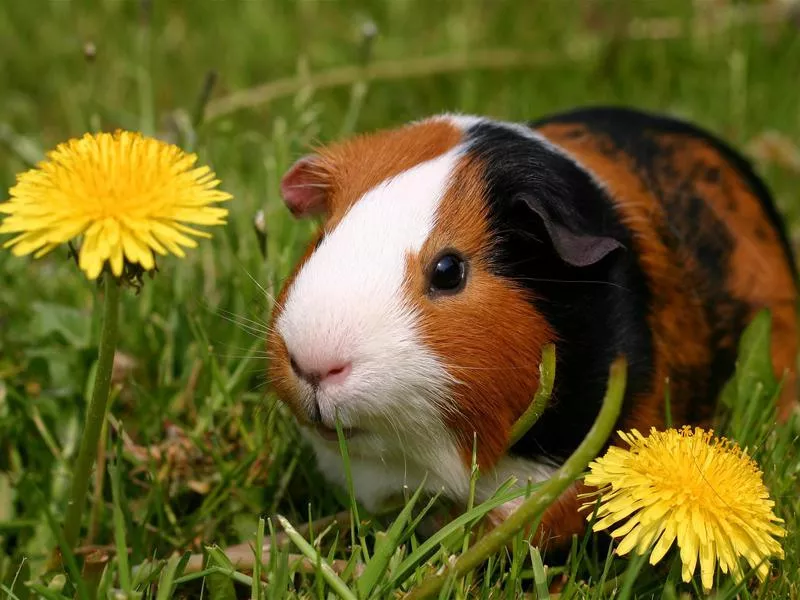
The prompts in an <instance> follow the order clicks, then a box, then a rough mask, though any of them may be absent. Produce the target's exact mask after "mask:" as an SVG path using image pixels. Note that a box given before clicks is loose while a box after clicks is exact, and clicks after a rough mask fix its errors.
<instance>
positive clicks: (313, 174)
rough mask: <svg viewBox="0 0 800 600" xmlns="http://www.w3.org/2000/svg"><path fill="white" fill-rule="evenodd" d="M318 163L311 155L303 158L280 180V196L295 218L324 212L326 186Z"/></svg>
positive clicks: (316, 158) (317, 159) (315, 157)
mask: <svg viewBox="0 0 800 600" xmlns="http://www.w3.org/2000/svg"><path fill="white" fill-rule="evenodd" d="M318 161H319V158H318V157H317V156H315V155H313V154H310V155H308V156H304V157H302V158H300V159H298V160H297V162H295V163H294V164H293V165H292V166H291V168H290V169H289V170H288V171H287V172H286V174H284V176H283V178H282V179H281V196H282V197H283V201H284V202H285V203H286V206H287V208H288V209H289V210H290V211H291V212H292V214H293V215H294V216H295V217H308V216H311V215H315V214H319V213H321V212H323V211H324V210H325V201H326V199H327V191H326V187H327V186H326V183H325V178H324V175H323V174H322V173H321V172H320V168H319V163H318Z"/></svg>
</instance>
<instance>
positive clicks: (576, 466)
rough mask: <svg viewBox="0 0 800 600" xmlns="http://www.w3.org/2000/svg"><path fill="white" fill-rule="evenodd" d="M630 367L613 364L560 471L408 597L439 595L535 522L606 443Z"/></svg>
mask: <svg viewBox="0 0 800 600" xmlns="http://www.w3.org/2000/svg"><path fill="white" fill-rule="evenodd" d="M626 376H627V367H626V362H625V359H623V358H619V359H617V360H616V361H615V362H614V364H612V365H611V372H610V377H609V381H608V387H607V389H606V395H605V398H604V400H603V406H602V408H601V409H600V414H599V415H597V419H596V420H595V422H594V424H593V425H592V428H591V430H590V431H589V433H587V434H586V437H585V438H584V439H583V441H582V442H581V444H580V446H578V448H577V449H576V450H575V452H573V453H572V455H571V456H570V457H569V458H568V459H567V460H566V462H565V463H564V464H563V465H562V466H561V468H560V469H558V471H556V472H555V473H554V474H553V476H552V477H551V478H550V479H549V480H548V481H547V482H545V483H544V484H543V485H542V486H541V487H540V488H538V490H537V491H536V493H534V494H533V495H532V496H530V497H529V498H528V499H526V500H525V502H523V503H522V504H521V505H520V506H519V508H518V509H517V510H515V511H514V512H513V513H511V515H510V516H509V517H508V518H507V519H506V520H505V521H503V522H502V523H501V524H500V525H498V526H497V527H495V528H494V529H493V530H492V531H490V532H489V533H488V534H486V535H485V536H484V537H482V538H481V539H480V540H478V541H477V542H476V543H475V544H474V545H473V546H472V547H471V548H470V549H469V550H467V551H466V552H464V553H463V554H462V555H461V556H460V557H459V558H458V559H457V560H456V561H455V562H454V563H452V566H451V567H449V568H446V569H445V570H444V572H443V573H441V574H439V575H434V576H431V577H428V578H426V579H424V580H423V581H422V582H421V583H420V584H419V586H417V587H416V588H415V589H412V590H411V591H410V592H409V593H408V594H407V595H406V596H405V598H406V600H411V599H414V600H418V599H420V598H430V597H432V596H435V595H436V594H437V593H438V592H439V590H440V589H441V588H442V586H443V585H444V584H445V583H447V581H448V579H450V578H451V577H462V576H463V575H466V574H467V573H469V572H470V571H471V570H472V569H474V568H475V567H477V566H478V565H480V564H481V563H482V562H483V561H485V560H486V559H487V558H489V556H491V555H492V554H494V553H496V552H498V551H499V550H500V549H502V548H503V546H504V545H506V544H507V543H508V542H509V541H510V540H511V539H512V538H513V537H514V536H515V535H516V534H517V533H518V532H519V531H520V530H522V529H523V528H524V527H525V526H526V525H528V524H530V523H532V522H533V521H535V520H536V519H537V517H538V516H539V515H541V514H542V513H543V512H544V511H545V510H546V509H547V507H548V506H550V504H552V503H553V502H554V501H555V500H556V499H557V498H558V496H559V495H560V494H561V493H562V492H563V491H564V490H565V489H567V487H568V486H569V485H570V483H572V482H573V481H574V480H575V479H576V478H577V477H578V476H579V475H580V474H581V472H582V471H583V470H584V469H585V468H586V465H588V464H589V462H590V461H591V460H592V459H593V458H594V457H595V456H597V454H598V453H599V452H600V450H602V448H603V444H605V442H606V441H607V440H608V436H609V435H610V434H611V431H612V429H613V427H614V424H615V423H616V421H617V417H618V416H619V412H620V407H621V406H622V398H623V396H624V395H625V383H626Z"/></svg>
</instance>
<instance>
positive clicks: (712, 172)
mask: <svg viewBox="0 0 800 600" xmlns="http://www.w3.org/2000/svg"><path fill="white" fill-rule="evenodd" d="M548 123H575V124H581V125H585V126H587V127H588V128H589V129H591V130H593V131H597V132H600V133H604V134H606V135H608V136H610V137H611V138H612V139H613V140H614V142H615V144H617V145H618V147H619V148H620V149H624V150H625V151H626V152H628V153H630V154H631V155H632V156H635V157H637V158H639V159H640V165H641V166H642V167H647V164H648V163H650V164H652V161H651V160H650V159H652V157H653V155H652V154H651V153H650V152H649V151H648V149H655V154H656V155H657V154H658V153H659V152H658V150H657V148H654V144H653V143H648V142H647V140H648V135H647V134H648V133H649V132H652V133H657V134H668V133H672V134H683V135H686V136H689V137H693V138H695V139H700V140H703V141H704V142H706V143H707V144H708V145H709V146H710V147H711V148H713V149H714V150H716V151H717V152H718V153H719V155H720V156H721V157H722V158H723V159H724V160H725V161H727V162H728V163H729V164H730V165H731V166H732V167H733V168H734V169H735V170H736V171H737V172H738V173H739V175H740V176H741V177H742V179H744V181H745V183H746V184H747V185H748V186H749V188H750V191H751V192H752V194H753V195H754V196H756V198H758V200H759V202H760V203H761V207H762V208H763V210H764V213H765V214H766V216H767V219H768V220H769V222H770V224H771V225H772V227H773V228H774V229H775V231H776V233H777V234H778V239H779V240H780V244H781V247H782V248H783V251H784V253H785V255H786V258H787V259H788V261H789V263H790V265H791V267H792V273H793V275H794V277H795V281H796V282H797V281H798V271H797V263H796V262H795V255H794V250H793V248H792V244H791V242H790V241H789V237H788V234H787V232H786V226H785V223H784V220H783V218H782V217H781V214H780V212H779V211H778V208H777V206H776V205H775V200H774V199H773V197H772V194H771V193H770V191H769V189H768V188H767V186H766V184H765V183H764V181H763V180H762V179H761V178H760V177H759V176H758V175H757V174H756V172H755V170H754V168H753V165H752V164H751V163H750V161H748V160H747V159H746V158H745V157H744V156H743V155H742V154H741V153H739V152H737V151H736V150H735V149H734V148H732V147H731V146H730V145H729V144H727V143H726V142H724V141H723V140H721V139H720V138H718V137H717V136H715V135H714V134H712V133H711V132H709V131H707V130H705V129H702V128H700V127H698V126H696V125H693V124H691V123H687V122H685V121H681V120H680V119H677V118H674V117H668V116H665V115H659V114H653V113H649V112H646V111H643V110H638V109H633V108H626V107H614V106H595V107H586V108H578V109H575V110H572V111H566V112H562V113H559V114H555V115H550V116H546V117H543V118H541V119H538V120H536V121H531V122H530V123H529V125H530V126H531V127H534V128H536V127H539V126H542V125H545V124H548ZM701 174H702V176H704V177H705V178H706V181H708V182H709V183H718V182H719V181H720V179H721V176H720V173H719V170H718V169H715V168H708V169H706V170H704V171H701V172H700V173H698V176H699V175H701Z"/></svg>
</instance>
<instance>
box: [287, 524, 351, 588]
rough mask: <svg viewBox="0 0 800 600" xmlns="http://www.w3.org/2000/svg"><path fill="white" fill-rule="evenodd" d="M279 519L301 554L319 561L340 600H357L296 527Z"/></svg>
mask: <svg viewBox="0 0 800 600" xmlns="http://www.w3.org/2000/svg"><path fill="white" fill-rule="evenodd" d="M277 519H278V522H279V523H280V524H281V527H283V530H284V531H285V532H286V535H288V536H289V539H291V540H292V542H293V543H294V545H295V546H297V548H298V549H299V550H300V552H302V553H303V554H304V555H305V556H306V557H307V558H308V559H309V560H311V561H314V562H316V561H319V563H320V570H321V572H322V577H323V578H324V579H325V582H326V583H327V584H328V585H329V586H330V587H331V589H333V591H334V592H336V594H338V596H339V597H340V598H344V600H357V597H356V595H355V594H354V593H353V592H352V591H350V589H349V588H348V587H347V584H346V583H345V582H344V581H342V580H341V579H340V578H339V576H338V575H337V574H336V573H335V572H334V570H333V569H332V568H331V566H330V565H329V564H328V562H327V561H325V560H322V557H321V556H320V554H319V552H317V551H316V550H315V549H314V547H313V546H312V545H311V544H309V543H308V542H307V541H306V539H305V538H304V537H303V536H302V535H300V534H299V533H298V532H297V530H296V529H295V528H294V527H292V524H291V523H289V521H288V520H287V519H285V518H284V517H282V516H281V515H278V516H277Z"/></svg>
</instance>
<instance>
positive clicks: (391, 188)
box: [267, 107, 798, 546]
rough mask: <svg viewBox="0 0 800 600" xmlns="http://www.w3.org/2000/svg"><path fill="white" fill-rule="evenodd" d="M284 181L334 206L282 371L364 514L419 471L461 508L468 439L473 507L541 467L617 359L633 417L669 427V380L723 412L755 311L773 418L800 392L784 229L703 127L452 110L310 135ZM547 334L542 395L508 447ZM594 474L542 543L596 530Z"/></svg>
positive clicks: (550, 515) (574, 439)
mask: <svg viewBox="0 0 800 600" xmlns="http://www.w3.org/2000/svg"><path fill="white" fill-rule="evenodd" d="M281 195H282V198H283V200H284V202H285V204H286V206H287V207H288V209H289V210H290V211H291V213H292V214H293V215H294V216H296V217H297V218H307V217H311V216H318V217H320V219H321V221H322V224H321V227H320V228H319V230H318V233H317V234H316V235H315V236H314V238H313V239H312V240H311V243H310V244H309V246H308V248H307V250H306V251H305V253H304V255H303V256H302V258H301V259H300V260H299V263H298V264H297V266H296V268H295V269H294V270H293V272H292V273H291V274H290V276H289V277H288V278H287V280H286V281H285V283H284V285H283V287H282V290H281V291H280V293H279V295H278V296H277V298H276V302H275V306H274V310H273V314H272V316H271V326H270V332H271V333H270V334H269V337H268V340H267V346H268V351H269V354H270V362H269V366H268V370H269V379H270V381H271V383H272V385H273V387H274V390H275V392H276V394H277V396H278V397H279V398H280V400H281V401H283V402H285V403H286V404H287V405H288V407H289V408H290V410H291V412H292V413H293V415H294V416H295V417H296V419H297V420H298V422H299V424H300V425H301V429H302V431H303V432H304V433H303V435H304V436H305V437H306V439H307V440H308V442H309V443H310V444H311V445H312V446H313V449H314V451H315V456H316V457H317V460H318V463H319V467H320V469H321V471H322V473H323V474H324V475H325V476H326V477H327V478H329V480H330V481H332V482H334V483H337V484H341V485H344V484H345V475H344V469H343V464H342V459H341V456H340V453H339V447H338V442H337V436H336V430H335V423H336V419H337V416H338V419H339V420H340V423H341V424H342V427H343V430H344V433H345V436H346V438H347V444H348V452H349V456H350V462H351V469H352V479H353V487H354V490H355V494H356V497H357V498H358V500H359V501H360V502H361V503H362V504H363V505H364V506H365V507H366V508H368V509H370V510H376V509H378V508H380V507H381V506H383V505H384V504H385V503H386V502H387V501H390V500H392V499H393V498H394V497H396V496H397V495H399V494H401V493H403V491H404V488H406V489H411V490H414V489H416V488H417V487H418V486H419V485H420V484H421V482H422V481H423V478H424V481H425V487H426V489H427V490H428V491H430V492H441V493H443V494H444V496H446V497H448V498H450V499H452V500H453V501H454V502H456V504H457V505H458V504H459V503H464V502H465V501H466V500H467V498H468V494H469V490H470V485H469V482H470V470H471V465H472V460H473V447H475V448H476V456H477V463H478V467H479V469H480V478H479V480H478V484H477V489H476V495H477V500H478V501H482V500H484V499H487V498H489V497H490V496H491V494H492V493H493V492H494V491H495V490H496V488H497V486H498V485H499V484H501V483H503V482H504V481H506V480H507V479H508V478H509V477H510V476H515V477H516V478H517V479H518V480H519V481H520V482H521V484H524V483H526V482H528V481H532V482H539V481H542V480H545V479H547V478H548V477H550V476H551V475H552V473H553V472H554V471H555V470H556V469H557V468H558V467H559V465H560V464H562V463H563V461H564V460H565V459H566V457H568V456H569V455H570V453H571V452H572V451H573V450H574V449H575V448H576V447H577V446H578V445H579V443H580V442H581V440H582V439H583V437H584V436H585V435H586V433H587V432H588V430H589V428H590V427H591V425H592V423H593V421H594V419H595V417H596V416H597V413H598V411H599V407H600V405H601V402H602V399H603V395H604V393H605V390H606V385H607V381H608V375H609V368H610V365H611V363H612V362H613V360H614V359H615V358H616V357H617V356H624V357H625V358H626V359H627V362H628V383H627V388H626V397H625V400H624V405H623V410H622V414H621V416H620V418H619V422H618V424H617V428H619V429H624V430H629V429H631V428H634V427H636V428H638V429H639V430H640V431H647V430H649V428H650V427H651V426H654V427H657V428H662V429H663V428H664V427H665V413H666V407H665V392H666V385H669V393H670V398H671V402H670V409H671V418H672V421H673V424H674V425H681V424H699V425H708V424H709V421H710V419H711V418H712V416H713V414H714V411H715V406H716V403H717V397H718V395H719V393H720V391H721V389H722V387H723V385H724V383H725V382H726V380H727V379H728V378H729V377H731V376H732V374H733V372H734V369H735V362H736V352H737V344H738V341H739V339H740V337H741V334H742V332H743V330H744V328H745V327H746V326H747V324H748V323H749V321H750V320H751V319H752V318H753V317H754V316H755V314H756V313H757V312H758V311H760V310H761V309H763V308H768V309H770V310H771V312H772V323H773V339H772V359H773V364H774V368H775V372H776V375H777V376H779V377H781V378H783V377H785V380H784V381H785V383H784V388H783V395H782V398H781V400H780V403H779V404H780V405H779V413H780V415H781V416H782V417H786V416H787V415H788V414H789V413H790V411H791V410H792V409H793V406H794V404H795V403H796V398H797V394H796V387H795V374H794V373H795V370H796V356H797V319H796V306H797V298H798V287H797V273H796V270H795V266H794V258H793V256H792V250H791V247H790V244H789V242H788V241H787V236H786V233H785V229H784V225H783V224H782V222H781V218H780V216H779V213H778V211H777V210H776V206H775V204H774V202H773V200H772V198H771V196H770V193H769V191H768V190H767V188H766V187H765V185H764V183H763V182H762V181H761V180H760V179H759V177H758V176H757V175H756V174H755V173H754V171H753V169H752V167H751V166H750V165H749V163H748V162H747V161H746V160H745V159H744V158H743V157H742V156H741V155H740V154H738V153H737V152H736V151H735V150H733V149H732V148H731V147H729V146H728V145H726V144H725V143H723V142H722V141H721V140H719V139H718V138H717V137H715V136H713V135H712V134H710V133H709V132H707V131H704V130H703V129H700V128H698V127H696V126H694V125H692V124H690V123H687V122H684V121H681V120H678V119H676V118H673V117H669V116H666V115H659V114H652V113H647V112H643V111H640V110H637V109H631V108H625V107H584V108H579V109H575V110H572V111H570V112H562V113H559V114H554V115H551V116H548V117H545V118H542V119H539V120H537V121H534V122H529V123H511V122H504V121H500V120H495V119H490V118H484V117H478V116H467V115H457V114H443V115H437V116H433V117H430V118H427V119H424V120H420V121H416V122H412V123H409V124H407V125H404V126H402V127H398V128H394V129H389V130H385V131H378V132H374V133H369V134H364V135H359V136H355V137H353V138H352V139H347V140H344V141H341V142H337V143H333V144H330V145H325V146H323V147H320V148H316V149H315V150H314V152H313V153H312V154H308V155H306V156H304V157H302V158H300V159H299V160H297V162H296V163H295V164H294V165H293V166H291V168H290V169H289V170H288V171H287V172H286V173H285V175H284V176H283V178H282V181H281ZM551 343H552V344H554V346H555V349H556V357H557V369H556V380H555V386H554V390H553V395H552V399H551V401H550V404H549V406H548V407H547V409H546V410H545V412H544V414H543V415H542V417H541V418H540V420H539V421H538V422H536V423H535V425H534V426H533V427H532V429H531V430H530V431H528V432H527V433H526V434H525V435H524V436H523V437H522V438H521V439H520V440H519V441H518V442H516V443H515V444H513V445H512V446H511V447H510V448H508V443H507V442H508V441H509V432H510V429H511V427H512V425H513V424H514V423H515V421H516V420H517V419H518V418H519V417H520V416H521V415H522V413H523V412H524V411H525V409H526V408H527V407H528V406H529V404H530V402H531V399H532V398H533V395H534V393H535V391H536V389H537V385H538V380H539V364H540V359H541V354H542V347H543V346H544V345H546V344H551ZM667 382H668V384H667ZM614 437H615V436H611V438H614ZM607 443H608V444H611V443H616V442H614V441H613V439H609V441H608V442H607ZM584 489H585V488H582V484H581V483H579V482H578V483H575V484H573V486H572V487H571V488H569V490H568V491H567V492H565V493H564V494H563V495H562V497H561V498H559V499H558V500H557V501H556V502H555V503H554V504H553V505H552V506H551V507H550V509H549V510H548V511H547V513H546V514H545V515H544V517H543V519H542V521H541V524H540V525H539V529H538V530H537V532H536V533H537V535H538V538H537V541H538V543H540V544H544V543H549V544H550V545H551V546H558V545H559V544H563V543H566V542H569V541H570V539H571V536H572V535H573V534H580V533H581V532H583V531H584V530H585V529H584V528H585V523H586V513H585V512H581V513H579V511H578V507H579V505H580V503H581V500H580V499H578V498H577V495H578V493H580V492H581V491H582V490H584ZM513 508H514V504H513V503H512V504H511V505H509V506H504V507H501V508H500V509H497V510H496V511H495V512H494V513H493V515H492V518H493V519H495V521H496V520H497V519H502V518H504V516H505V515H507V514H508V511H510V510H513Z"/></svg>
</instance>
